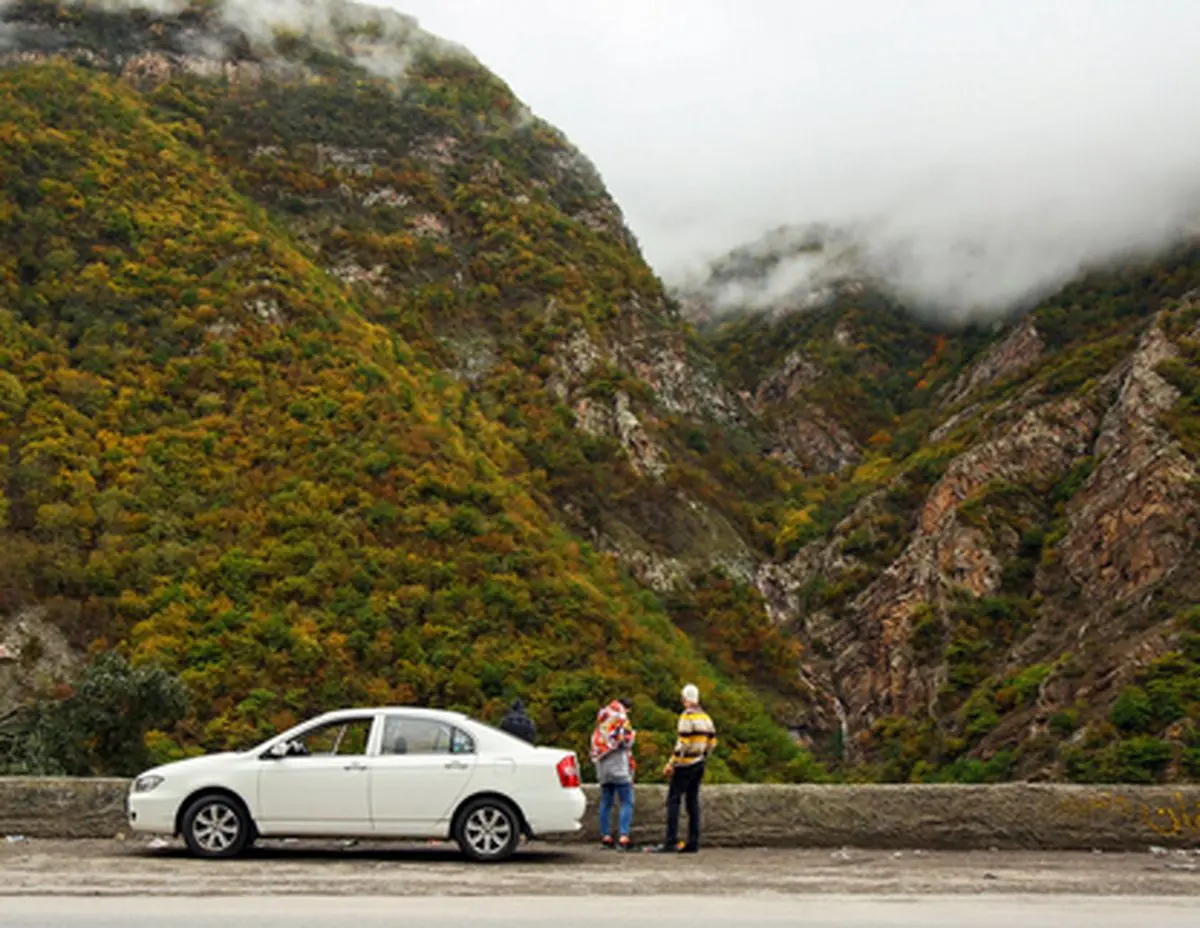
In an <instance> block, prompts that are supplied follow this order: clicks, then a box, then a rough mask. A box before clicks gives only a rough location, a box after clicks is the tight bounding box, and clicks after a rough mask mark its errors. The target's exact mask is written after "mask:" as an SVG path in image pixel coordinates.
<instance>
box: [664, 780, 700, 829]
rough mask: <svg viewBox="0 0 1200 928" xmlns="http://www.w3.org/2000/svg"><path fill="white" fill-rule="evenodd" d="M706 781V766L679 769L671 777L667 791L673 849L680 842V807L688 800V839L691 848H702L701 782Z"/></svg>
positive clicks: (668, 821)
mask: <svg viewBox="0 0 1200 928" xmlns="http://www.w3.org/2000/svg"><path fill="white" fill-rule="evenodd" d="M703 779H704V764H703V763H699V764H694V765H692V766H691V767H677V768H676V769H675V772H674V773H673V774H672V775H671V786H670V788H669V789H668V790H667V840H666V844H667V845H668V846H670V847H673V846H674V845H675V844H677V843H678V842H679V805H680V803H681V802H682V801H683V800H684V799H685V798H686V799H687V814H688V839H687V846H688V847H690V848H693V847H694V848H699V847H700V781H701V780H703Z"/></svg>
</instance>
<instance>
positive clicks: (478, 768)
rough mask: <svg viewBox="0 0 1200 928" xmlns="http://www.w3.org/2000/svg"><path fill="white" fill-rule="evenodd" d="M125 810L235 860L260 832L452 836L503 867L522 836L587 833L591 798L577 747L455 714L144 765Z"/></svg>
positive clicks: (374, 721)
mask: <svg viewBox="0 0 1200 928" xmlns="http://www.w3.org/2000/svg"><path fill="white" fill-rule="evenodd" d="M128 804H129V809H128V813H129V824H130V827H131V828H132V829H133V831H135V832H142V833H146V834H158V835H172V836H174V835H183V839H184V841H186V842H187V846H188V848H189V849H190V850H191V852H192V853H193V854H196V855H198V856H200V857H233V856H235V855H237V854H238V853H240V852H241V851H242V850H244V849H245V848H246V847H247V846H249V845H251V844H253V842H254V841H255V840H256V839H258V838H260V837H263V838H283V837H288V838H300V837H320V838H426V839H433V838H436V839H443V840H444V839H447V838H452V839H453V840H454V841H456V842H457V843H458V845H459V847H460V848H461V849H462V851H463V853H464V854H466V855H467V856H468V857H470V858H472V859H474V860H479V861H498V860H503V859H505V858H507V857H509V856H511V855H512V853H513V852H514V851H515V850H516V848H517V845H518V844H519V843H520V840H521V836H522V835H525V836H526V837H528V838H533V837H544V836H546V835H552V834H565V833H572V832H576V831H578V830H579V828H580V820H581V819H582V818H583V814H584V811H585V809H586V805H587V802H586V799H585V797H584V794H583V790H582V789H580V785H579V762H578V758H577V757H576V755H575V754H574V753H573V752H571V751H563V750H556V749H553V748H541V747H533V746H532V745H530V744H527V743H526V742H524V741H521V740H520V739H518V738H514V737H512V736H511V735H508V734H506V733H505V732H502V731H500V730H498V729H495V728H492V727H491V726H488V725H484V724H482V723H481V722H477V721H475V720H473V719H470V718H468V717H467V716H465V715H462V714H460V713H457V712H440V711H434V710H430V709H410V708H383V709H347V710H341V711H338V712H330V713H327V714H325V715H322V716H320V717H318V718H316V719H313V720H311V721H309V722H307V723H305V724H303V725H298V726H296V727H295V728H292V729H290V730H289V731H286V732H284V733H283V734H281V735H278V736H276V737H274V738H271V739H270V740H268V741H265V742H263V743H262V744H260V745H259V746H258V747H255V748H253V749H251V750H249V751H245V752H243V753H228V754H213V755H208V756H205V757H196V758H192V759H190V760H183V761H177V762H175V763H171V764H165V765H163V766H161V767H155V768H154V769H153V770H147V771H146V772H145V773H143V774H142V775H141V776H139V777H138V778H137V779H136V780H134V782H133V783H132V784H131V786H130V791H129V800H128Z"/></svg>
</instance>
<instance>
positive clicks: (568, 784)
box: [558, 754, 579, 789]
mask: <svg viewBox="0 0 1200 928" xmlns="http://www.w3.org/2000/svg"><path fill="white" fill-rule="evenodd" d="M558 782H559V783H561V784H562V787H563V789H574V788H575V787H577V786H579V762H578V761H576V760H575V755H574V754H572V755H571V756H569V757H564V758H563V759H562V760H560V761H559V762H558Z"/></svg>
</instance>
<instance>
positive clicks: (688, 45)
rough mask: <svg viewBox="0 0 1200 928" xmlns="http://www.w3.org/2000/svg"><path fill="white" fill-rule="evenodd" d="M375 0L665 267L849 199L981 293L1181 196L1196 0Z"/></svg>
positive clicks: (939, 279) (1140, 239) (1199, 172)
mask: <svg viewBox="0 0 1200 928" xmlns="http://www.w3.org/2000/svg"><path fill="white" fill-rule="evenodd" d="M389 2H390V5H392V6H395V7H397V8H399V9H402V10H404V11H406V12H410V13H412V14H414V15H416V16H417V17H418V18H419V19H420V20H421V22H422V25H424V26H425V27H426V28H427V29H429V30H430V31H433V32H435V33H438V34H440V35H443V36H445V37H447V38H450V39H453V40H455V41H457V42H460V43H461V44H464V45H466V46H467V47H469V48H470V49H471V50H472V51H473V52H474V53H475V54H476V55H477V56H478V57H479V58H480V59H481V60H482V61H483V62H484V63H485V64H487V65H488V66H489V67H491V68H492V69H493V70H495V71H496V72H497V73H498V74H499V75H500V76H501V77H503V78H504V79H505V80H506V81H508V83H509V84H510V85H511V86H512V87H513V88H514V90H515V91H516V92H517V94H518V95H519V96H521V97H522V98H523V99H524V100H525V101H526V102H527V103H529V104H530V105H531V106H532V108H533V109H534V110H535V111H536V112H537V113H538V114H539V115H541V116H543V117H545V118H547V119H549V120H550V121H551V122H553V123H555V124H556V125H558V126H560V127H561V128H562V129H564V130H565V131H566V132H567V133H568V134H569V135H570V136H571V138H572V139H573V140H574V141H575V142H576V143H577V144H578V145H579V146H580V147H581V148H582V149H583V150H584V151H585V152H586V153H587V154H588V155H589V156H590V157H591V158H592V159H593V160H594V161H595V162H596V164H597V166H598V167H599V168H600V170H601V172H602V173H603V175H604V177H605V179H606V181H607V182H608V185H609V187H610V189H611V190H612V191H613V193H614V194H615V195H616V197H617V199H618V200H619V201H620V203H621V205H622V207H623V208H624V210H625V213H626V216H627V218H628V220H629V222H630V224H631V226H632V228H633V230H634V232H635V233H636V234H637V235H638V237H639V239H640V240H641V242H642V245H643V247H644V249H645V251H646V253H647V256H648V257H649V258H650V260H651V262H652V263H653V264H654V265H655V266H656V268H657V270H658V271H659V272H660V273H662V274H663V275H664V276H666V277H668V278H670V277H677V276H679V275H680V274H682V273H683V272H685V271H686V270H687V269H688V268H689V267H692V266H694V265H695V264H696V263H697V262H699V261H700V260H701V259H703V258H705V257H709V256H712V255H715V254H716V253H718V252H720V251H723V250H725V249H727V248H729V247H731V246H734V245H736V244H739V243H741V242H743V241H745V240H746V239H749V238H753V237H755V236H756V235H757V234H758V233H760V232H762V231H764V230H765V229H767V228H768V227H771V226H774V225H778V224H781V223H794V222H808V221H833V222H850V221H856V220H868V221H869V223H870V227H871V228H872V230H873V231H872V233H871V236H872V241H871V243H870V244H871V245H872V246H873V247H874V248H875V250H876V251H877V252H878V253H879V254H880V255H886V256H888V257H892V258H894V257H895V255H896V254H897V252H898V250H903V253H904V254H905V255H906V256H907V259H906V260H905V261H904V262H903V263H904V269H903V270H902V271H900V272H898V276H899V279H898V284H899V285H901V286H903V287H907V288H909V289H910V290H913V291H915V293H916V295H917V296H918V297H922V298H928V299H932V300H936V301H939V302H942V303H945V304H947V305H952V306H955V307H957V309H955V310H954V311H955V312H963V311H968V310H969V309H970V307H982V308H983V309H989V308H995V307H996V306H1002V305H1007V304H1010V303H1012V302H1014V301H1019V300H1020V299H1021V298H1022V297H1023V296H1025V295H1026V294H1028V292H1029V291H1030V290H1031V289H1038V288H1044V287H1046V286H1047V285H1051V284H1054V283H1056V282H1059V281H1060V280H1061V279H1062V278H1064V277H1066V276H1069V275H1070V274H1072V273H1073V272H1074V271H1075V269H1076V268H1078V267H1079V265H1080V264H1081V263H1084V262H1089V261H1095V260H1104V259H1106V258H1109V257H1111V256H1112V255H1113V254H1115V253H1119V252H1121V251H1122V250H1124V249H1127V248H1139V247H1153V246H1156V245H1160V244H1161V243H1162V242H1163V241H1164V240H1166V239H1169V238H1171V237H1173V236H1177V234H1178V232H1177V230H1178V228H1179V226H1180V224H1181V221H1182V220H1184V219H1185V218H1188V217H1190V216H1191V215H1192V208H1193V207H1194V206H1195V204H1196V191H1197V188H1198V187H1200V184H1198V183H1197V182H1198V181H1200V163H1198V157H1197V156H1198V154H1200V60H1198V57H1197V56H1198V53H1200V41H1198V39H1200V0H1090V2H1088V0H994V2H993V0H975V2H972V0H841V2H838V0H822V2H810V0H389ZM964 240H966V241H967V242H969V244H970V246H971V247H970V248H969V249H967V250H966V251H965V252H964V249H963V247H962V246H963V243H964Z"/></svg>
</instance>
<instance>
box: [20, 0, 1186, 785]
mask: <svg viewBox="0 0 1200 928" xmlns="http://www.w3.org/2000/svg"><path fill="white" fill-rule="evenodd" d="M155 6H156V7H157V9H158V12H154V11H148V10H145V9H140V8H137V7H136V5H135V4H134V3H132V2H129V3H125V2H116V0H114V2H105V3H90V2H83V3H54V2H46V0H20V2H14V3H10V4H8V5H7V6H6V7H5V9H4V12H3V14H2V16H3V28H0V117H2V118H0V134H2V135H3V139H2V141H3V145H0V237H2V241H0V332H2V333H3V334H2V336H0V488H3V493H2V495H0V500H2V501H0V648H4V649H5V652H4V653H7V655H8V656H7V657H4V656H2V654H0V700H6V701H7V702H12V701H13V700H14V699H16V698H18V697H17V696H16V695H14V694H15V693H17V692H18V689H19V687H20V686H23V687H25V688H26V689H27V688H28V685H31V684H33V683H36V681H37V678H38V677H39V676H43V677H47V678H52V679H59V678H62V677H64V676H65V675H67V674H68V671H69V669H70V668H71V667H72V666H74V665H75V664H77V663H78V662H79V661H80V660H81V659H83V658H84V656H85V655H86V654H87V653H88V652H89V651H92V652H104V651H109V650H114V649H115V650H117V651H119V652H121V653H125V654H128V655H130V656H131V658H132V659H133V661H134V663H135V664H140V665H148V664H160V665H162V666H165V667H166V668H168V669H169V670H170V671H172V672H174V673H177V674H179V675H180V677H181V678H182V680H183V682H184V683H185V684H186V686H187V688H188V690H189V692H190V693H191V697H192V705H191V708H190V710H189V712H188V714H187V716H186V717H185V718H184V719H183V720H182V721H181V722H180V723H179V724H178V725H177V726H175V727H174V728H172V729H170V730H168V731H161V732H155V733H152V734H151V735H150V736H149V739H148V740H149V743H150V746H151V748H152V749H153V751H154V752H155V754H156V756H160V757H162V758H167V757H173V756H178V755H180V754H182V753H186V752H188V751H192V750H196V749H198V748H219V747H224V746H227V745H233V744H242V743H245V742H246V741H248V740H251V739H253V738H256V737H259V736H261V735H263V734H265V733H267V732H270V731H274V730H276V729H278V728H279V727H280V726H282V725H285V724H288V723H290V722H291V721H293V720H295V719H296V718H299V717H303V716H304V715H306V714H308V713H309V712H313V711H317V710H318V709H325V708H328V707H329V706H331V705H341V704H346V703H353V702H365V701H369V702H409V701H417V702H426V703H433V704H436V705H439V706H446V707H452V708H461V709H464V710H468V711H471V712H476V713H479V714H482V715H483V716H484V717H487V718H492V719H496V718H498V717H499V716H500V715H501V714H502V712H503V710H504V709H505V708H506V707H507V704H508V703H509V702H510V701H511V700H512V699H513V698H515V697H516V696H521V697H522V698H524V699H525V700H526V702H527V704H529V705H530V706H531V711H532V714H533V715H534V717H535V719H536V721H537V723H538V726H539V731H540V734H541V736H542V737H543V738H546V739H548V740H555V741H560V742H563V743H569V744H571V745H573V746H575V747H576V748H577V749H579V750H581V751H582V750H584V749H585V744H586V742H585V738H586V735H587V732H588V730H589V728H590V725H591V722H592V719H593V717H594V712H595V709H596V707H597V705H598V704H600V702H601V701H602V700H605V699H608V698H611V697H613V696H617V695H624V696H627V697H632V699H633V701H634V704H635V710H634V711H635V716H636V719H637V722H638V724H639V726H640V727H641V729H642V730H643V732H644V733H645V735H644V743H645V753H644V754H643V755H642V759H643V768H642V769H643V770H644V771H646V776H647V777H648V778H654V777H655V776H656V775H657V769H656V768H657V767H658V766H660V765H659V764H658V763H656V758H657V759H659V760H661V758H662V755H663V753H664V752H665V751H666V750H668V749H669V745H670V741H671V735H670V730H671V725H672V713H673V710H674V708H675V705H676V701H677V693H678V687H679V685H680V684H681V683H682V682H684V681H685V680H696V681H697V682H698V683H699V684H700V686H701V688H702V690H704V692H705V694H706V702H707V703H708V704H709V708H710V709H711V710H712V711H713V712H714V715H715V716H716V717H717V719H718V724H719V725H720V727H721V730H722V748H721V751H720V754H719V758H718V762H717V765H716V768H715V775H716V776H717V777H719V778H722V779H811V778H822V777H825V776H827V775H834V776H838V777H843V778H860V779H882V780H1000V779H1009V778H1014V777H1031V778H1066V779H1075V780H1129V781H1139V780H1169V779H1183V778H1188V777H1195V776H1198V775H1200V735H1198V734H1197V733H1196V731H1195V720H1196V718H1197V716H1198V713H1200V709H1198V706H1200V650H1198V648H1200V645H1198V644H1197V642H1198V641H1200V617H1198V616H1197V613H1196V605H1197V603H1200V577H1198V576H1197V573H1198V571H1197V565H1198V564H1200V561H1198V559H1197V556H1196V555H1197V550H1198V544H1197V531H1198V530H1197V528H1196V526H1197V525H1198V524H1200V522H1198V520H1197V508H1198V506H1200V497H1198V489H1197V481H1196V459H1197V453H1198V451H1200V419H1198V416H1200V377H1198V375H1197V369H1198V368H1197V360H1198V358H1197V351H1198V350H1200V348H1198V345H1200V308H1198V307H1200V296H1198V295H1200V246H1197V247H1192V248H1183V249H1181V250H1179V251H1177V252H1175V253H1172V254H1168V255H1163V256H1160V258H1159V259H1157V260H1155V261H1152V262H1148V263H1143V264H1139V265H1129V266H1126V267H1118V268H1112V269H1109V270H1104V271H1096V272H1093V273H1090V274H1087V275H1083V276H1081V277H1080V279H1079V280H1077V281H1076V282H1074V283H1073V284H1071V285H1070V286H1068V287H1066V288H1065V289H1063V290H1062V292H1060V293H1058V294H1055V295H1053V296H1052V297H1049V298H1047V299H1045V300H1044V301H1043V302H1042V303H1041V304H1040V305H1037V306H1033V307H1028V308H1027V311H1025V312H1023V313H1021V314H1019V315H1014V316H1013V317H1012V318H1010V319H1007V320H1004V321H1001V322H997V323H989V324H987V325H983V324H979V325H973V326H963V325H957V324H956V325H951V324H949V323H947V322H945V321H944V320H943V319H942V317H940V316H939V315H937V314H936V313H935V312H932V311H930V310H928V309H927V308H925V307H921V306H911V305H907V304H906V303H905V302H904V301H903V299H901V298H900V297H898V296H897V295H895V294H893V293H891V292H889V291H888V289H887V287H886V286H885V284H884V282H883V281H881V280H879V279H876V278H875V277H874V276H873V275H872V274H871V273H869V272H868V265H867V263H866V262H864V261H863V260H862V259H861V258H860V249H859V248H858V247H857V246H856V244H855V239H854V236H853V233H852V232H851V231H844V230H836V229H828V228H822V227H798V228H785V229H780V230H775V231H773V232H771V233H769V234H767V235H766V236H764V237H763V239H762V240H760V241H757V242H753V243H750V244H748V245H747V246H746V247H744V248H742V249H738V250H737V251H735V252H734V253H732V254H731V255H729V256H728V257H727V258H725V259H723V260H721V261H719V262H717V263H716V264H715V265H714V266H713V267H712V268H711V271H710V273H709V274H707V275H706V276H705V277H703V278H701V279H699V280H696V281H692V282H689V283H688V284H687V285H686V286H683V287H680V288H678V289H675V290H667V289H666V288H664V286H663V284H662V283H661V281H660V280H659V279H658V278H657V277H656V276H655V275H654V273H653V272H652V271H651V269H650V268H649V267H648V266H647V265H646V262H645V261H644V259H643V257H642V255H641V253H640V250H639V247H638V243H637V241H636V239H635V237H634V236H633V235H632V234H631V233H630V231H629V230H628V229H627V228H626V226H625V223H624V219H623V216H622V213H621V211H620V209H619V207H618V206H617V204H616V203H615V202H614V201H613V200H612V198H611V197H610V195H609V194H608V192H607V191H606V189H605V187H604V184H603V181H602V179H601V177H600V176H599V174H598V172H597V171H596V169H595V167H594V166H593V165H592V164H591V163H590V162H589V161H588V160H587V159H586V157H585V156H584V155H583V154H582V153H580V152H579V151H578V150H577V149H576V148H574V147H573V146H572V145H571V144H570V142H569V141H568V140H567V139H566V138H564V137H563V135H562V134H561V133H560V132H558V131H557V130H555V129H554V128H553V127H551V126H549V125H547V124H545V123H544V122H542V121H541V120H539V119H538V118H537V117H536V116H534V115H533V114H532V113H530V112H529V110H528V109H527V108H526V107H525V106H524V105H523V104H522V103H521V102H520V101H519V100H517V99H516V98H515V96H514V95H513V94H512V92H511V90H510V89H509V88H508V87H507V86H506V85H505V84H504V83H503V82H502V81H501V80H500V79H499V78H497V77H496V76H495V75H492V74H490V73H489V72H488V71H487V70H486V69H484V68H483V67H482V66H481V65H479V63H478V62H476V61H475V60H474V59H473V58H472V57H471V55H470V54H469V52H467V51H465V50H463V49H461V48H458V47H456V46H453V45H450V44H448V43H447V42H445V41H443V40H440V39H437V38H435V37H433V36H431V35H428V34H427V33H425V32H423V31H422V30H421V29H420V27H419V24H417V23H416V22H415V21H414V20H412V19H410V18H408V17H404V16H401V15H398V14H393V13H390V12H384V11H381V10H376V9H373V8H370V7H364V6H359V5H356V4H352V3H344V2H337V0H329V2H326V3H316V4H305V5H295V6H293V5H287V6H281V7H279V9H278V11H277V12H276V13H272V14H267V13H263V12H262V11H263V10H266V9H268V7H267V5H255V4H237V3H229V4H225V3H221V2H217V0H195V2H186V0H179V2H169V0H168V2H160V3H156V4H155ZM256 9H257V10H258V12H257V13H255V12H253V11H254V10H256ZM271 9H272V10H274V9H275V8H274V7H271ZM287 14H290V15H291V18H290V19H286V20H285V19H284V17H285V15H287ZM269 15H276V16H277V20H275V21H272V20H270V19H269V18H267V17H268V16H269ZM14 655H15V656H14ZM2 709H3V707H0V714H2ZM2 764H3V760H2V759H0V765H2Z"/></svg>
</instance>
